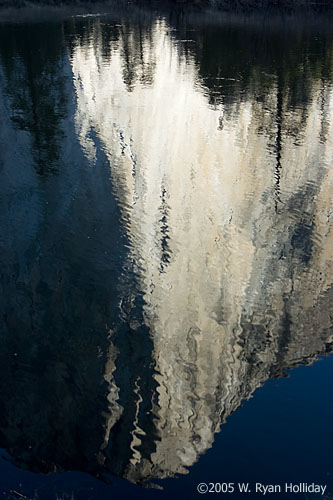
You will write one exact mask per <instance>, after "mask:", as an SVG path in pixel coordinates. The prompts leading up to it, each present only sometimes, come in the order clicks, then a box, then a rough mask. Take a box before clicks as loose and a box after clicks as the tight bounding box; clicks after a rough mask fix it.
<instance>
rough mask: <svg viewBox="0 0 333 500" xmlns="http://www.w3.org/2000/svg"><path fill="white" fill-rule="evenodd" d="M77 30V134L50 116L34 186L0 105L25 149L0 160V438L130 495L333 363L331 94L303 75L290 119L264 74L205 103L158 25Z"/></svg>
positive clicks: (30, 462) (37, 462)
mask: <svg viewBox="0 0 333 500" xmlns="http://www.w3.org/2000/svg"><path fill="white" fill-rule="evenodd" d="M89 23H90V21H89ZM92 24H93V26H92V34H93V35H94V36H93V37H89V36H87V37H86V39H83V38H82V37H81V36H80V37H79V36H78V37H77V38H78V39H77V40H76V39H75V30H74V32H73V33H71V47H70V51H69V52H70V57H71V60H70V64H71V68H70V67H69V63H68V61H67V59H66V56H65V55H64V54H63V55H62V57H63V58H64V60H65V61H66V64H65V65H64V66H63V67H64V68H65V69H64V71H66V72H67V73H66V74H70V71H69V70H70V69H71V70H72V72H73V76H74V87H75V91H76V107H75V109H74V112H75V132H74V130H73V129H72V120H71V119H65V115H64V118H63V122H62V125H61V126H62V128H63V132H64V133H63V136H64V140H63V141H62V145H63V146H62V152H61V153H59V155H60V156H59V162H58V163H59V166H61V168H58V169H57V172H58V173H57V175H53V176H49V177H48V178H47V179H46V180H45V181H44V183H43V184H42V186H41V185H40V184H39V180H38V179H39V177H38V176H36V173H34V171H33V170H32V169H30V170H29V169H27V170H26V171H25V175H24V176H20V175H18V174H19V173H20V172H19V171H18V170H17V169H18V165H20V162H23V158H25V159H26V158H29V156H28V155H29V154H30V155H31V159H30V163H31V164H33V154H31V151H30V147H33V146H30V142H29V141H28V140H27V137H26V136H24V137H23V135H22V131H21V132H19V131H18V130H17V128H16V129H15V128H14V125H15V124H14V125H13V124H12V125H11V122H10V119H9V118H8V120H7V117H8V116H9V114H10V111H9V110H8V106H9V105H8V100H7V99H5V97H4V96H3V97H2V99H1V106H2V108H3V114H2V116H3V117H4V121H5V122H6V120H7V121H8V123H7V122H6V124H5V127H3V128H2V130H1V129H0V134H1V133H2V135H0V137H1V138H2V139H0V140H2V144H3V145H5V144H6V142H7V140H8V137H9V135H10V141H14V140H15V141H17V148H16V149H17V151H18V152H17V155H21V156H18V157H17V158H19V159H20V162H12V161H11V160H10V158H9V157H6V156H3V157H2V163H3V165H4V166H5V169H4V170H3V171H2V174H3V176H4V182H3V183H2V188H1V189H2V194H3V195H4V197H3V198H2V199H5V198H7V199H8V200H10V204H9V205H8V204H6V203H4V206H3V210H2V212H1V213H2V217H3V218H2V226H3V227H5V221H6V220H8V221H10V224H9V226H8V228H7V230H6V231H3V232H2V237H1V238H2V239H1V245H2V247H3V250H4V251H3V253H2V255H3V259H4V266H3V267H2V269H4V271H3V278H2V292H1V293H2V297H1V307H2V309H3V315H4V317H5V325H4V329H3V331H2V333H1V350H0V352H1V363H0V366H1V377H0V380H2V385H1V400H0V401H1V403H0V405H1V412H0V440H1V444H2V445H3V446H5V447H6V448H8V449H9V450H10V452H11V454H12V455H13V457H14V458H15V459H16V460H17V462H18V463H20V464H25V465H26V466H27V467H30V468H32V467H33V468H34V469H35V470H44V471H48V470H52V469H53V468H55V467H58V468H65V469H69V468H70V469H73V468H76V469H80V470H88V471H90V472H92V473H95V474H98V473H100V472H103V471H105V470H106V471H111V472H114V473H116V474H119V475H122V476H124V477H127V478H128V479H130V480H132V481H136V482H140V481H144V480H147V479H150V478H154V477H166V476H172V475H174V474H176V473H179V472H186V467H188V466H190V465H192V464H193V463H194V462H195V461H196V460H197V459H198V457H199V455H200V454H201V453H203V452H204V451H205V450H207V449H208V448H209V447H210V446H211V445H212V442H213V439H214V433H215V432H217V431H218V429H219V426H220V424H221V422H223V421H225V419H226V418H227V417H228V415H230V414H231V413H232V412H233V411H235V410H236V408H237V407H238V406H239V405H240V404H241V402H242V400H243V399H244V398H247V397H249V395H250V394H251V393H252V392H253V391H254V390H255V389H256V388H257V387H259V386H260V385H261V384H263V383H264V382H265V380H267V379H268V378H270V377H274V376H279V375H282V374H283V371H284V370H285V369H286V368H291V367H294V366H297V365H298V364H301V363H310V362H312V361H313V360H315V359H316V356H317V354H318V353H323V352H326V351H327V352H329V351H330V350H331V345H332V338H331V335H332V322H331V319H330V316H329V306H330V303H331V302H332V298H331V296H332V274H331V272H332V271H331V265H332V248H333V245H332V241H331V232H330V229H331V210H332V209H331V202H330V190H331V184H330V183H331V180H330V177H329V173H330V172H329V167H330V164H329V162H330V157H331V151H332V146H333V144H332V137H333V136H332V125H331V122H332V120H330V117H332V106H333V100H332V90H331V88H330V87H329V86H326V87H322V85H321V82H320V80H314V82H313V85H312V87H311V92H312V95H311V99H310V100H309V102H308V103H307V105H306V106H305V107H304V108H303V109H302V113H301V114H300V110H299V109H294V110H293V109H291V108H290V107H289V104H288V103H289V99H288V88H286V87H283V88H282V87H281V85H280V79H279V75H278V74H277V75H267V79H268V80H267V81H268V82H269V83H267V87H269V88H270V92H269V94H267V95H265V96H264V99H257V98H256V97H257V96H256V94H255V89H254V90H253V94H251V92H247V94H246V99H245V98H243V99H240V98H239V99H233V100H231V101H230V102H229V103H228V104H226V105H224V104H223V103H222V102H220V101H219V103H217V104H216V106H215V107H214V105H213V106H209V105H208V102H207V98H206V96H205V93H206V89H205V86H204V85H203V83H202V80H201V79H200V78H199V76H198V71H197V67H196V65H195V63H194V58H193V57H192V56H191V53H187V54H184V55H181V54H182V51H181V50H179V47H178V46H179V42H177V41H173V40H172V38H171V37H170V35H169V34H168V26H167V25H166V24H165V23H164V22H162V21H159V22H157V23H155V24H154V25H153V27H152V29H151V30H150V31H149V33H148V35H147V36H145V33H142V32H141V31H139V32H137V31H135V29H133V32H132V31H131V29H129V31H128V32H124V33H123V34H121V33H119V30H118V32H117V37H116V39H114V38H113V37H112V36H110V39H109V40H108V39H105V31H104V38H103V39H101V37H102V35H103V34H101V26H100V23H99V22H98V21H97V22H96V23H95V22H93V23H92ZM105 29H106V28H104V30H105ZM106 31H107V30H106ZM111 32H112V30H110V33H111ZM138 33H139V34H138ZM93 40H94V42H93ZM137 40H140V43H141V45H140V47H141V49H142V50H141V52H140V51H139V52H138V54H137V53H136V50H137V43H136V42H137ZM108 47H109V52H108V51H107V49H108ZM133 54H134V55H133ZM138 57H139V58H140V63H137V64H134V65H133V67H132V66H131V61H132V60H134V61H135V62H137V58H138ZM147 68H148V69H149V71H148V69H147ZM147 74H148V75H149V77H147ZM66 81H67V83H66V85H67V87H66V88H67V90H66V94H67V95H71V90H70V83H69V81H68V79H67V80H66ZM247 90H248V89H247ZM66 110H67V111H66V116H68V117H71V116H72V114H73V109H72V105H71V102H70V101H69V102H68V103H67V108H66ZM325 117H326V118H325ZM324 118H325V119H324ZM300 121H302V136H297V139H298V142H299V144H295V138H294V137H293V136H292V134H290V133H289V131H290V130H293V129H295V124H298V123H300ZM75 134H76V135H75ZM79 146H80V148H79ZM3 150H5V148H3ZM32 153H33V152H32ZM3 154H4V153H3ZM109 177H111V183H110V182H109ZM111 188H112V189H111ZM18 193H23V195H22V196H21V197H20V196H18ZM55 193H56V196H55ZM8 206H10V207H11V210H10V211H8ZM6 210H7V211H6ZM25 213H28V214H29V217H28V220H29V224H28V225H27V228H26V231H25V232H24V231H23V226H24V224H23V223H22V220H24V215H22V214H25ZM120 226H121V227H120ZM13 228H15V231H14V230H13ZM55 233H56V237H55ZM13 255H14V258H13ZM8 360H9V361H8ZM4 381H7V382H6V384H4V383H3V382H4ZM13 394H15V396H14V397H13V396H12V395H13Z"/></svg>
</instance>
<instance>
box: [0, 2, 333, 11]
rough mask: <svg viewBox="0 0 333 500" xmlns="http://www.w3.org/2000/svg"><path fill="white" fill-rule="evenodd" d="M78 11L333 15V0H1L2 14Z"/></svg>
mask: <svg viewBox="0 0 333 500" xmlns="http://www.w3.org/2000/svg"><path fill="white" fill-rule="evenodd" d="M50 7H51V8H53V9H63V8H68V7H71V8H76V9H88V10H91V11H96V9H100V8H101V7H104V8H106V9H114V8H119V7H122V8H123V7H134V8H139V9H140V8H154V9H158V10H159V9H170V8H173V9H179V10H181V11H183V12H188V11H189V12H193V11H205V10H214V11H224V12H225V11H227V12H233V13H244V12H247V13H250V12H271V11H272V12H303V13H304V12H327V11H333V0H143V1H140V0H63V1H60V2H59V1H57V0H0V12H1V11H3V10H16V9H18V10H20V9H27V8H28V9H29V8H30V9H31V8H50Z"/></svg>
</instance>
